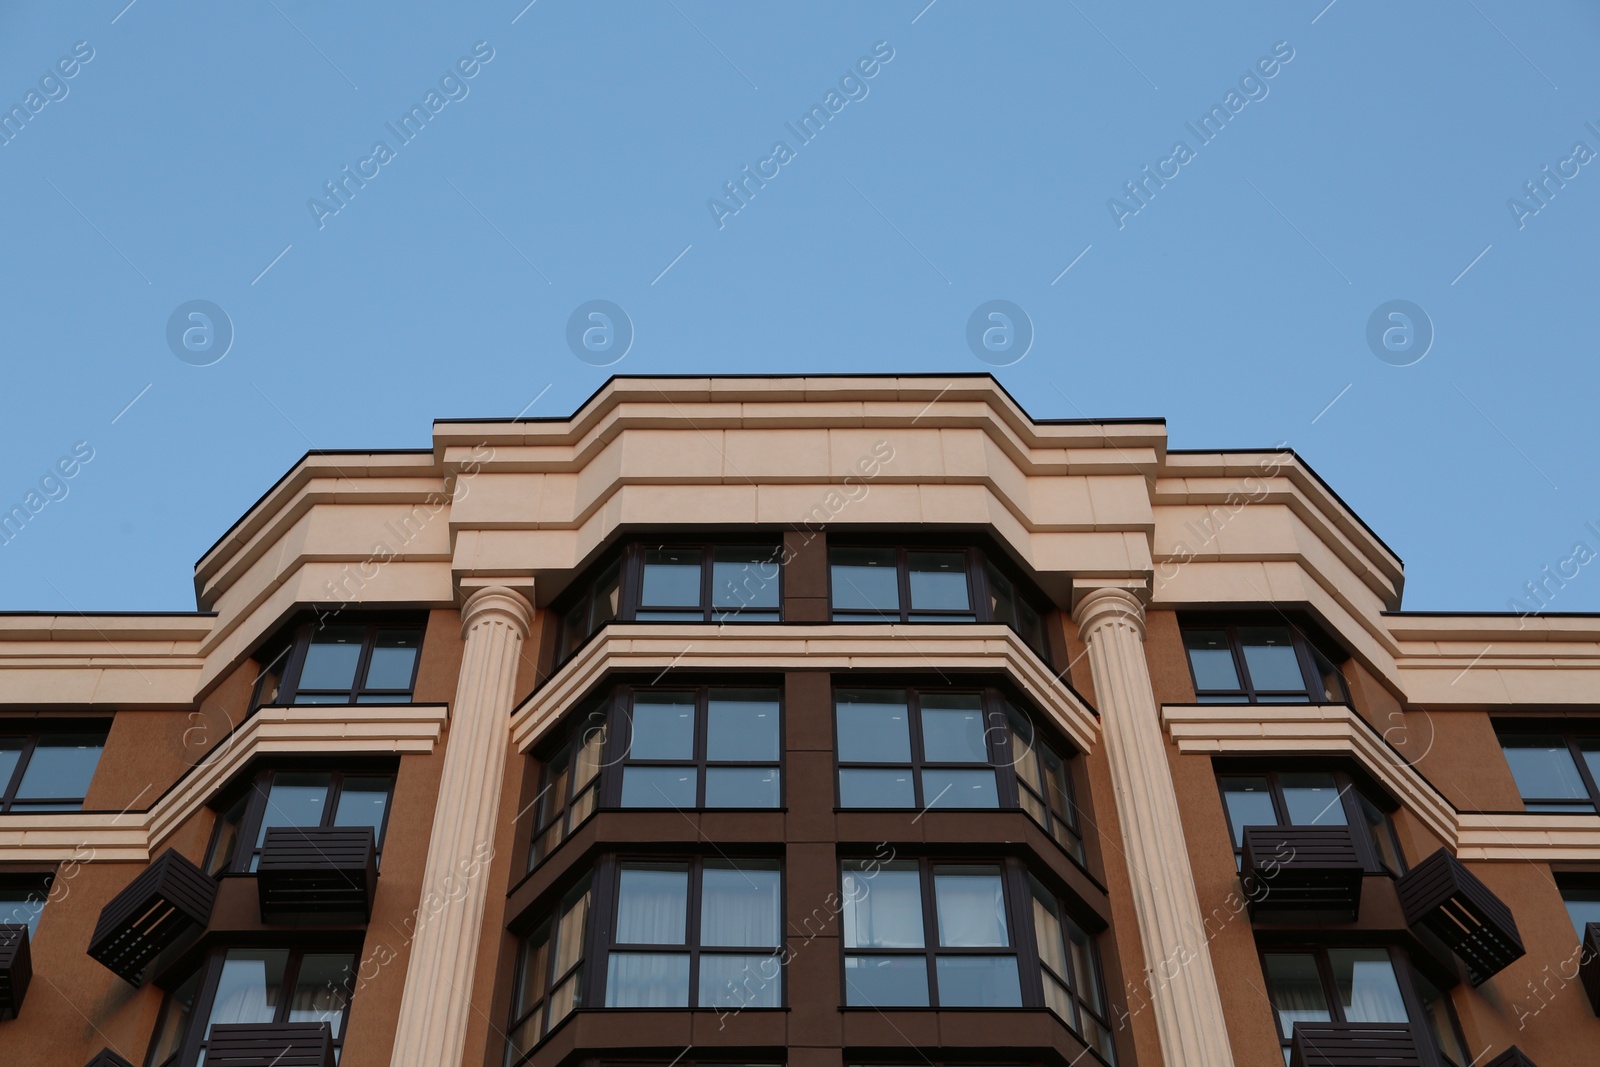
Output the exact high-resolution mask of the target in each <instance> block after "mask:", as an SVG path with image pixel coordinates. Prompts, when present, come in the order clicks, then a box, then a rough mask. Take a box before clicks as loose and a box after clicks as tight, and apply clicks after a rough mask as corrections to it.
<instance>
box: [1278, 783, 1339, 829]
mask: <svg viewBox="0 0 1600 1067" xmlns="http://www.w3.org/2000/svg"><path fill="white" fill-rule="evenodd" d="M1278 782H1279V785H1280V786H1281V787H1282V789H1283V802H1284V806H1285V807H1287V808H1288V809H1289V825H1291V826H1347V825H1349V820H1348V819H1347V818H1346V817H1345V811H1344V799H1343V795H1342V793H1341V791H1340V789H1339V786H1338V784H1337V783H1336V782H1335V781H1334V779H1333V775H1331V774H1283V775H1280V776H1279V778H1278Z"/></svg>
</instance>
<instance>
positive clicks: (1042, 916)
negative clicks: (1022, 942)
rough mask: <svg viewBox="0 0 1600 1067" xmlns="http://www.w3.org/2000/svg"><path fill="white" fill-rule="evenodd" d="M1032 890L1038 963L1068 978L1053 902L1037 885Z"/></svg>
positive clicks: (1059, 921) (1059, 924) (1059, 920)
mask: <svg viewBox="0 0 1600 1067" xmlns="http://www.w3.org/2000/svg"><path fill="white" fill-rule="evenodd" d="M1031 888H1032V890H1033V936H1034V940H1035V941H1036V942H1037V943H1038V946H1039V962H1040V963H1042V964H1044V965H1045V966H1046V967H1048V968H1049V969H1050V970H1051V971H1052V972H1054V973H1055V974H1057V975H1059V976H1060V977H1062V978H1063V979H1064V978H1066V977H1068V975H1069V972H1068V971H1067V949H1066V941H1065V939H1064V938H1063V936H1062V933H1061V919H1060V917H1059V916H1058V915H1057V914H1056V902H1055V900H1054V899H1053V898H1052V897H1050V896H1049V895H1048V894H1046V893H1045V892H1044V890H1043V888H1042V887H1040V885H1039V883H1037V882H1034V883H1033V885H1032V887H1031Z"/></svg>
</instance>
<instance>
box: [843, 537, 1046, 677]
mask: <svg viewBox="0 0 1600 1067" xmlns="http://www.w3.org/2000/svg"><path fill="white" fill-rule="evenodd" d="M828 570H829V585H830V595H831V600H832V605H833V620H834V621H835V622H1001V623H1005V624H1006V625H1007V626H1010V627H1011V628H1012V629H1013V630H1015V631H1016V632H1017V634H1018V636H1020V637H1021V638H1022V640H1023V641H1024V642H1025V643H1026V644H1027V645H1028V647H1029V648H1032V649H1033V650H1034V651H1035V652H1037V653H1038V654H1039V656H1040V658H1043V659H1048V652H1047V647H1046V644H1045V639H1044V626H1043V623H1042V621H1041V618H1040V614H1039V609H1038V608H1036V607H1034V605H1033V604H1032V603H1030V597H1028V596H1027V595H1025V594H1024V593H1023V591H1022V589H1021V587H1020V586H1019V585H1018V583H1016V582H1014V581H1012V580H1011V579H1010V578H1009V577H1007V576H1006V575H1005V574H1004V572H1002V571H1001V570H1000V568H998V567H996V566H995V565H994V564H993V563H991V562H990V561H989V560H987V559H986V558H984V556H983V553H981V552H979V551H978V550H976V549H964V548H900V547H888V546H886V547H851V546H837V547H830V548H829V549H828Z"/></svg>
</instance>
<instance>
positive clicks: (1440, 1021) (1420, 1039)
mask: <svg viewBox="0 0 1600 1067" xmlns="http://www.w3.org/2000/svg"><path fill="white" fill-rule="evenodd" d="M1261 961H1262V966H1263V968H1264V969H1265V971H1266V977H1267V994H1268V997H1269V999H1270V1000H1271V1002H1272V1007H1273V1011H1274V1013H1275V1014H1276V1015H1277V1020H1278V1036H1279V1040H1280V1041H1281V1043H1282V1045H1283V1057H1284V1062H1286V1063H1287V1062H1288V1059H1289V1049H1290V1043H1291V1042H1292V1040H1293V1038H1294V1024H1295V1023H1297V1022H1304V1023H1326V1022H1334V1023H1406V1024H1410V1025H1411V1028H1412V1030H1413V1032H1414V1033H1415V1035H1416V1039H1417V1043H1418V1044H1419V1045H1421V1046H1422V1047H1424V1048H1427V1047H1429V1046H1430V1045H1431V1046H1432V1047H1433V1048H1434V1049H1435V1050H1436V1051H1437V1052H1438V1054H1439V1055H1440V1056H1441V1057H1442V1059H1443V1061H1444V1062H1445V1063H1447V1064H1450V1065H1451V1067H1466V1065H1467V1063H1468V1059H1467V1056H1466V1054H1465V1052H1464V1050H1463V1046H1462V1042H1461V1036H1460V1028H1459V1026H1458V1025H1457V1023H1456V1020H1455V1013H1454V1010H1453V1009H1452V1008H1451V1006H1450V1000H1449V998H1448V997H1447V996H1445V994H1444V993H1443V992H1441V991H1440V990H1439V989H1438V988H1437V987H1435V986H1434V985H1433V983H1432V982H1429V981H1428V980H1427V979H1426V978H1425V977H1424V976H1423V975H1421V974H1418V973H1416V972H1415V971H1413V970H1412V968H1411V967H1410V966H1409V964H1408V963H1407V962H1406V959H1405V956H1404V955H1403V954H1402V953H1400V952H1399V951H1398V950H1392V949H1388V948H1382V947H1339V948H1325V947H1321V946H1317V947H1313V948H1307V949H1302V950H1299V951H1293V952H1279V951H1272V952H1265V953H1263V954H1262V957H1261Z"/></svg>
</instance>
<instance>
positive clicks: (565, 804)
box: [528, 704, 607, 870]
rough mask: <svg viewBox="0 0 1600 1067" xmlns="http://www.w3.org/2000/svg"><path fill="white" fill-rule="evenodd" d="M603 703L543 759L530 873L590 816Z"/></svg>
mask: <svg viewBox="0 0 1600 1067" xmlns="http://www.w3.org/2000/svg"><path fill="white" fill-rule="evenodd" d="M604 709H605V705H604V704H602V705H600V706H599V707H590V708H589V709H588V710H587V711H583V712H580V713H579V715H578V723H577V727H576V728H575V729H574V730H573V731H572V736H571V737H569V738H568V739H567V740H566V742H565V743H563V744H562V746H561V747H560V748H558V749H556V750H555V751H554V752H552V753H551V754H550V755H549V757H548V758H546V759H545V760H544V768H543V773H542V781H541V783H540V788H539V793H538V796H537V797H536V798H535V799H534V801H533V804H532V810H533V848H532V850H531V851H530V852H529V853H528V869H529V870H532V869H533V868H534V867H537V866H538V865H539V864H540V863H541V862H543V861H544V859H545V857H547V856H549V855H550V853H551V852H553V851H555V847H556V846H557V845H559V844H561V842H563V841H565V840H566V839H567V836H568V835H569V834H571V833H572V831H574V830H576V829H577V828H578V827H579V826H581V825H582V824H583V822H584V821H585V820H586V819H588V818H589V816H590V815H593V814H594V811H595V808H596V806H597V805H598V802H599V797H600V767H601V763H602V760H604V758H605V755H604V752H605V743H606V729H607V726H606V713H605V710H604Z"/></svg>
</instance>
